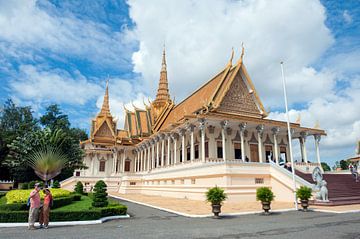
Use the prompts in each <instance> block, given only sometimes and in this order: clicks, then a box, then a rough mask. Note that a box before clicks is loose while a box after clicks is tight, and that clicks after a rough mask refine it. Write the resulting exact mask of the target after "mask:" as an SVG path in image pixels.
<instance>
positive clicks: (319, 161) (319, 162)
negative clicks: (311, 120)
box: [314, 134, 322, 168]
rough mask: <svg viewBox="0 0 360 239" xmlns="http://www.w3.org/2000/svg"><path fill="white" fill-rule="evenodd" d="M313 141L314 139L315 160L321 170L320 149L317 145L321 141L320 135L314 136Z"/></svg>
mask: <svg viewBox="0 0 360 239" xmlns="http://www.w3.org/2000/svg"><path fill="white" fill-rule="evenodd" d="M314 139H315V150H316V159H317V162H318V164H319V165H320V168H322V167H321V160H320V149H319V143H320V140H321V135H320V134H315V135H314Z"/></svg>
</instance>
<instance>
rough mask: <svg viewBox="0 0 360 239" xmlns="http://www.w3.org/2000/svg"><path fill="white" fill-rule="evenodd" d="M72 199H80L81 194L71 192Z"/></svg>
mask: <svg viewBox="0 0 360 239" xmlns="http://www.w3.org/2000/svg"><path fill="white" fill-rule="evenodd" d="M71 197H72V199H73V201H81V195H79V194H73V195H71Z"/></svg>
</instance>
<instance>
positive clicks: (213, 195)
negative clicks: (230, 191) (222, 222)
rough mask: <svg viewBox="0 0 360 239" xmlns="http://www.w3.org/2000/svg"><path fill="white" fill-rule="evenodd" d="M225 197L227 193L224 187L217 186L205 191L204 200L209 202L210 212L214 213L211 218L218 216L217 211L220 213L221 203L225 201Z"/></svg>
mask: <svg viewBox="0 0 360 239" xmlns="http://www.w3.org/2000/svg"><path fill="white" fill-rule="evenodd" d="M226 198H227V195H226V193H225V192H224V189H222V188H219V187H218V186H215V187H213V188H210V189H209V190H208V191H207V192H206V201H208V202H210V203H211V207H212V212H213V213H214V217H213V218H216V219H218V218H220V216H219V213H221V203H222V202H223V201H225V199H226Z"/></svg>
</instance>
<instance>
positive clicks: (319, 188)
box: [312, 167, 329, 202]
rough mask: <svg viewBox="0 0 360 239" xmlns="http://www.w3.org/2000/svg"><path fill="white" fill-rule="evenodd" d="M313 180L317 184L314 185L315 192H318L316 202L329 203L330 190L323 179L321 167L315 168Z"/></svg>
mask: <svg viewBox="0 0 360 239" xmlns="http://www.w3.org/2000/svg"><path fill="white" fill-rule="evenodd" d="M312 178H313V180H314V182H315V183H316V184H315V185H314V188H313V189H314V191H315V192H316V200H318V201H322V202H328V201H329V197H328V189H327V182H326V181H325V180H324V179H323V175H322V172H321V169H320V168H319V167H316V168H314V170H313V173H312Z"/></svg>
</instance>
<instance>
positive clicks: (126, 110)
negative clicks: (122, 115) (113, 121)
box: [123, 103, 130, 113]
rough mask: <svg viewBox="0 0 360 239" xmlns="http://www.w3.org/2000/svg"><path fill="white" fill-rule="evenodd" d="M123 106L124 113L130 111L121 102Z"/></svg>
mask: <svg viewBox="0 0 360 239" xmlns="http://www.w3.org/2000/svg"><path fill="white" fill-rule="evenodd" d="M123 108H124V110H125V112H126V113H127V112H130V111H129V110H128V109H126V106H125V104H124V103H123Z"/></svg>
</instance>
